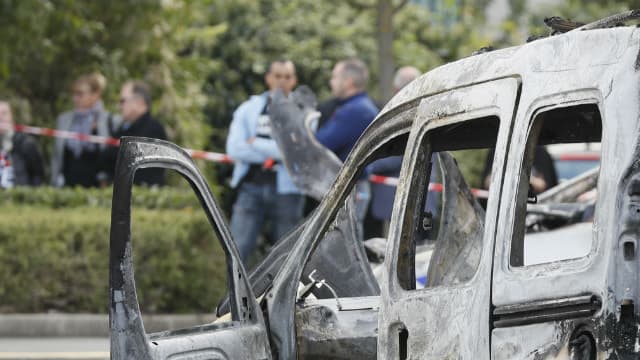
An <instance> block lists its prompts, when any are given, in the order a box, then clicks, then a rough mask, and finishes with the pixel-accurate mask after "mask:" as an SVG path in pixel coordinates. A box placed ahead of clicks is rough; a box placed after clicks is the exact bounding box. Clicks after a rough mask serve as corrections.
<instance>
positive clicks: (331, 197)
mask: <svg viewBox="0 0 640 360" xmlns="http://www.w3.org/2000/svg"><path fill="white" fill-rule="evenodd" d="M418 102H419V100H414V101H411V102H408V103H406V104H404V105H402V106H399V107H397V108H396V109H394V110H393V111H390V112H388V113H385V114H384V115H383V116H381V117H379V118H376V119H375V120H374V122H373V123H372V124H371V125H370V126H369V127H368V128H367V130H365V132H364V134H363V135H362V136H361V138H360V139H359V140H358V142H357V143H356V145H355V146H354V148H353V150H352V152H351V154H350V155H349V156H348V157H347V159H346V161H345V163H344V165H343V167H342V169H341V171H340V173H339V174H338V176H337V178H336V180H335V182H334V184H333V186H332V191H330V192H329V193H327V195H326V196H325V198H324V199H323V200H322V202H321V203H320V204H319V205H318V207H317V209H316V213H315V214H314V216H312V217H311V218H310V219H309V220H308V222H307V223H306V224H304V230H302V233H301V235H300V237H299V239H298V243H297V244H296V246H295V247H293V248H292V249H291V252H290V253H289V255H288V256H287V257H286V259H285V260H284V262H283V264H282V267H281V269H280V271H279V272H278V273H277V274H276V277H275V278H274V280H273V283H272V284H273V285H272V287H271V288H270V289H269V290H268V291H267V293H266V295H265V297H264V299H266V302H267V309H268V314H269V327H270V330H271V341H272V346H273V347H274V349H276V352H277V355H278V358H279V359H293V358H295V357H296V356H297V351H298V349H297V348H298V345H297V342H296V333H295V306H296V305H295V303H296V300H297V293H298V284H299V282H300V280H301V277H302V275H303V271H304V268H305V265H306V264H307V263H308V261H309V257H310V256H311V254H312V253H313V251H314V250H315V249H316V248H317V246H318V244H319V243H320V241H321V240H322V239H323V237H324V234H325V233H326V232H327V231H328V230H329V229H330V227H331V224H332V222H333V220H334V219H335V217H336V214H337V213H338V211H340V209H341V208H342V207H343V206H342V205H343V204H344V202H345V200H346V199H347V197H348V196H350V193H351V190H352V189H353V186H354V185H355V183H356V182H357V181H358V176H359V174H360V172H361V171H362V170H363V169H364V167H365V165H366V164H368V163H369V160H370V159H371V157H372V156H373V154H374V153H375V152H376V151H377V150H379V149H380V148H382V147H383V146H385V145H386V144H387V143H389V142H390V141H391V140H392V139H393V138H396V137H398V136H401V135H403V134H408V132H409V129H410V127H411V123H412V122H413V119H414V117H415V110H416V104H417V103H418ZM328 280H329V281H330V279H328Z"/></svg>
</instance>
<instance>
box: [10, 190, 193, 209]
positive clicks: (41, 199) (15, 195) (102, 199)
mask: <svg viewBox="0 0 640 360" xmlns="http://www.w3.org/2000/svg"><path fill="white" fill-rule="evenodd" d="M112 194H113V192H112V188H110V187H109V188H102V189H97V188H96V189H84V188H61V189H59V188H52V187H39V188H29V187H17V188H13V189H9V190H3V191H0V204H3V205H7V204H14V205H35V206H38V207H46V208H50V209H63V208H64V209H68V208H70V207H79V206H80V207H87V206H88V207H102V208H108V209H110V208H111V197H112ZM132 201H133V206H140V207H144V208H147V209H183V208H188V207H198V206H200V204H199V203H198V199H197V198H196V197H195V195H194V192H193V191H192V190H191V188H187V187H184V188H180V187H162V188H147V187H135V188H134V189H133V200H132Z"/></svg>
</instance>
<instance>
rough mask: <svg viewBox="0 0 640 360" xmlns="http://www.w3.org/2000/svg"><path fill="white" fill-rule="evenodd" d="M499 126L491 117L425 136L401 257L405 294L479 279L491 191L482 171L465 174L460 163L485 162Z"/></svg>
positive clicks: (414, 176) (447, 127) (410, 200)
mask: <svg viewBox="0 0 640 360" xmlns="http://www.w3.org/2000/svg"><path fill="white" fill-rule="evenodd" d="M499 123H500V121H499V119H498V117H496V116H488V117H483V118H479V119H473V120H467V121H464V122H459V123H454V124H452V125H447V126H443V127H439V128H435V129H433V130H430V131H428V132H427V133H426V134H425V136H424V137H423V139H422V141H421V145H420V147H421V148H420V154H419V156H418V161H417V162H416V163H415V166H414V168H413V170H412V180H411V185H410V186H411V190H410V193H411V194H415V196H410V197H409V199H408V202H407V213H406V216H405V219H404V223H405V225H404V226H403V228H404V229H405V230H403V231H404V232H405V233H403V234H402V235H401V241H400V249H399V252H398V256H399V259H398V277H399V282H400V284H401V286H402V287H403V288H404V289H405V290H414V289H420V288H431V287H437V286H449V285H455V284H461V283H465V282H467V281H469V280H470V279H471V278H472V277H473V276H474V275H475V273H476V271H477V269H478V265H479V264H480V257H481V254H482V248H483V243H484V239H483V238H484V221H485V211H484V207H485V206H486V204H487V200H488V199H487V198H488V193H489V192H488V191H486V190H481V189H480V188H481V187H482V182H483V181H482V179H481V178H480V176H479V175H478V173H479V171H469V169H468V167H467V168H465V169H464V171H461V169H460V168H459V167H458V163H459V162H460V163H461V164H462V163H464V164H466V165H468V164H470V163H471V164H474V163H484V158H485V155H486V154H487V153H488V152H489V149H491V148H493V147H495V144H496V141H497V137H498V129H499ZM462 159H466V160H465V161H464V162H463V161H462ZM407 232H408V233H407Z"/></svg>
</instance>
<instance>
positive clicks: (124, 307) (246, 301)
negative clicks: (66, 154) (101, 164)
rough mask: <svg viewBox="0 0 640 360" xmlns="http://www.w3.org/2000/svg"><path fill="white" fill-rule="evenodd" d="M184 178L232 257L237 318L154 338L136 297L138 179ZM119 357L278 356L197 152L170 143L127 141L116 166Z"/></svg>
mask: <svg viewBox="0 0 640 360" xmlns="http://www.w3.org/2000/svg"><path fill="white" fill-rule="evenodd" d="M154 167H155V168H165V169H172V170H175V171H177V172H178V173H180V174H181V175H182V176H183V177H184V178H185V179H186V180H187V181H188V182H189V183H190V184H191V186H192V188H193V190H194V191H195V193H196V195H197V197H198V199H199V200H200V203H201V204H202V206H203V208H204V211H205V213H206V215H207V218H208V219H209V222H210V223H211V225H212V226H213V230H214V231H215V232H216V234H217V236H218V238H219V239H220V242H221V245H222V248H223V250H224V252H225V254H226V263H227V267H226V271H227V272H228V274H227V279H228V284H227V286H228V292H229V294H230V312H231V319H232V320H231V321H230V322H225V323H221V324H217V323H211V324H204V325H200V326H195V327H192V328H188V329H182V330H176V331H166V332H163V333H159V334H153V335H148V334H147V333H146V332H145V328H144V324H143V321H142V317H141V312H140V306H139V303H138V297H137V295H136V285H135V276H134V268H133V247H132V244H131V197H132V186H133V179H134V175H135V173H136V171H137V170H139V169H142V168H154ZM109 271H110V273H109V275H110V276H109V285H110V286H109V291H110V298H109V327H110V335H111V358H112V359H140V360H142V359H176V360H177V359H270V358H271V352H270V346H269V340H268V334H267V330H266V326H265V321H264V318H263V316H262V313H261V310H260V307H259V306H258V304H257V302H256V298H255V296H254V294H253V291H252V290H251V287H250V286H249V283H248V281H247V276H246V272H245V269H244V267H243V265H242V261H241V260H240V256H239V255H238V250H237V248H236V246H235V244H234V242H233V241H232V239H231V235H230V232H229V230H228V228H227V225H226V223H225V220H224V218H223V216H222V212H221V211H220V209H219V208H218V206H217V205H216V203H215V201H214V199H213V196H212V194H211V190H210V189H209V187H208V186H207V185H206V182H205V180H204V178H203V176H202V175H201V174H200V172H199V171H198V169H197V168H196V166H195V164H194V163H193V161H192V160H191V158H190V157H189V155H188V154H187V153H186V152H185V151H184V150H182V149H181V148H179V147H178V146H176V145H173V144H171V143H169V142H166V141H161V140H155V139H146V138H127V137H125V138H123V139H122V141H121V144H120V152H119V154H118V160H117V163H116V172H115V181H114V186H113V203H112V212H111V239H110V256H109Z"/></svg>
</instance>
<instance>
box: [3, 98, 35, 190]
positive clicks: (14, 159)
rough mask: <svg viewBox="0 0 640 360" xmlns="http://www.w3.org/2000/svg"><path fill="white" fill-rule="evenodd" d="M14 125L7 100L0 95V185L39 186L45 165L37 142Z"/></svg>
mask: <svg viewBox="0 0 640 360" xmlns="http://www.w3.org/2000/svg"><path fill="white" fill-rule="evenodd" d="M13 126H14V124H13V115H12V113H11V107H10V105H9V102H8V101H6V100H3V99H0V188H11V187H14V186H39V185H40V184H42V181H43V179H44V166H43V160H42V154H41V153H40V149H39V148H38V144H37V143H36V141H35V140H34V139H33V138H32V137H30V136H29V135H26V134H22V133H16V132H14V131H13Z"/></svg>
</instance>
